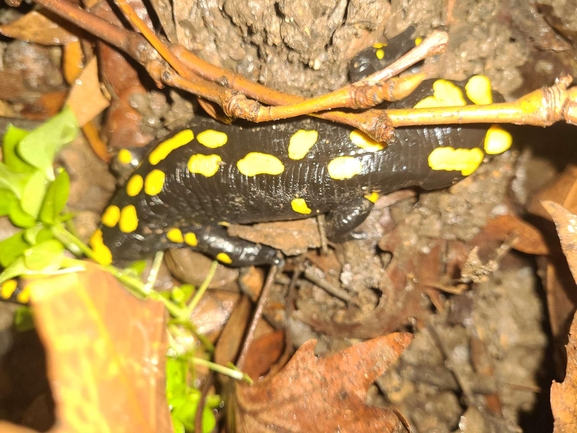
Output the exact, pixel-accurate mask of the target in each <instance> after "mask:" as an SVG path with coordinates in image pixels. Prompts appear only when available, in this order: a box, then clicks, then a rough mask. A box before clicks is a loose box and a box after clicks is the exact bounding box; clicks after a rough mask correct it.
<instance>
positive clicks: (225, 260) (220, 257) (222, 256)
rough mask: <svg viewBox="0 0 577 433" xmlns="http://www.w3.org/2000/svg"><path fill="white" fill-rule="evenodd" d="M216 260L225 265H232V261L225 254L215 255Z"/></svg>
mask: <svg viewBox="0 0 577 433" xmlns="http://www.w3.org/2000/svg"><path fill="white" fill-rule="evenodd" d="M216 260H218V261H219V262H221V263H224V264H226V265H230V264H231V263H232V259H231V258H230V256H229V255H228V254H226V253H218V254H217V255H216Z"/></svg>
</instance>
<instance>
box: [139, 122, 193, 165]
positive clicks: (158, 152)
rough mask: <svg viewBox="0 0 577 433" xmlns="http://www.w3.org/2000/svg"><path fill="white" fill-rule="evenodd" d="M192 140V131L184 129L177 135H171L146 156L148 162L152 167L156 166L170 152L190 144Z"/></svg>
mask: <svg viewBox="0 0 577 433" xmlns="http://www.w3.org/2000/svg"><path fill="white" fill-rule="evenodd" d="M193 139H194V134H193V132H192V130H190V129H185V130H184V131H180V132H179V133H178V134H176V135H173V136H172V137H170V138H169V139H168V140H165V141H163V142H162V143H160V144H159V145H158V146H156V148H155V149H154V150H153V151H152V152H150V155H148V162H150V164H152V165H156V164H158V163H159V162H160V161H162V160H164V159H165V158H166V157H167V156H168V155H169V154H170V152H172V151H173V150H175V149H178V148H179V147H181V146H184V145H185V144H188V143H190V142H191V141H192V140H193Z"/></svg>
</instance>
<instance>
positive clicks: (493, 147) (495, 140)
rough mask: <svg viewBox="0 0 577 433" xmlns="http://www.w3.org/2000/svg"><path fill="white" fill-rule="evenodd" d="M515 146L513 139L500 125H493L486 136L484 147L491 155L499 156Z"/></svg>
mask: <svg viewBox="0 0 577 433" xmlns="http://www.w3.org/2000/svg"><path fill="white" fill-rule="evenodd" d="M512 144H513V137H512V136H511V134H509V132H507V131H505V130H504V129H503V128H501V127H500V126H499V125H493V126H491V127H490V128H489V130H488V131H487V135H485V143H484V144H483V147H484V148H485V152H487V153H488V154H489V155H497V154H499V153H503V152H505V151H506V150H508V149H509V148H510V147H511V145H512Z"/></svg>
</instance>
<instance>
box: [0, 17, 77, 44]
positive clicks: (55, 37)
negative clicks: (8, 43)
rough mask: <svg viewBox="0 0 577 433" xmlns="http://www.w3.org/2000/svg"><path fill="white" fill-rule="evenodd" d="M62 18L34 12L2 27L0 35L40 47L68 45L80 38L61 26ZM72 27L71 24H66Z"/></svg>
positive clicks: (0, 27)
mask: <svg viewBox="0 0 577 433" xmlns="http://www.w3.org/2000/svg"><path fill="white" fill-rule="evenodd" d="M61 22H63V21H62V20H61V19H60V18H58V17H56V16H54V15H52V14H50V12H47V11H40V12H39V11H32V12H29V13H27V14H26V15H24V16H23V17H21V18H19V19H17V20H16V21H14V22H11V23H10V24H5V25H3V26H0V33H1V34H3V35H4V36H8V37H9V38H14V39H20V40H22V41H27V42H34V43H36V44H40V45H66V44H68V43H70V42H75V41H77V40H78V37H77V36H76V35H75V34H73V33H71V32H70V31H68V30H66V29H65V28H64V27H62V26H60V24H59V23H61ZM65 25H66V26H70V24H69V23H67V24H65Z"/></svg>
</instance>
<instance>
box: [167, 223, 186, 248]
mask: <svg viewBox="0 0 577 433" xmlns="http://www.w3.org/2000/svg"><path fill="white" fill-rule="evenodd" d="M166 237H167V239H168V240H169V241H170V242H175V243H177V244H181V243H183V242H184V237H183V236H182V232H181V231H180V229H179V228H176V227H175V228H172V229H170V230H169V231H167V232H166Z"/></svg>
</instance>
